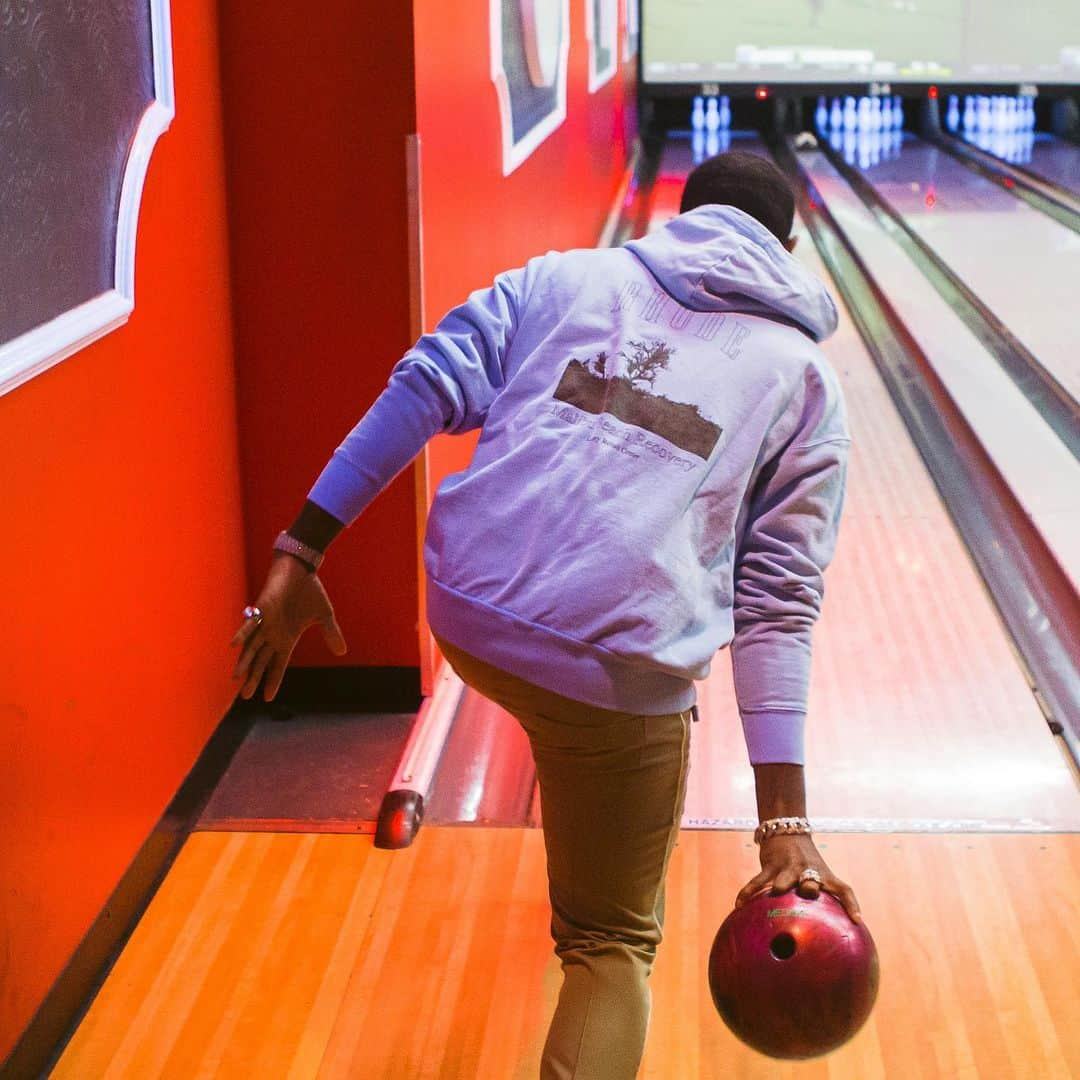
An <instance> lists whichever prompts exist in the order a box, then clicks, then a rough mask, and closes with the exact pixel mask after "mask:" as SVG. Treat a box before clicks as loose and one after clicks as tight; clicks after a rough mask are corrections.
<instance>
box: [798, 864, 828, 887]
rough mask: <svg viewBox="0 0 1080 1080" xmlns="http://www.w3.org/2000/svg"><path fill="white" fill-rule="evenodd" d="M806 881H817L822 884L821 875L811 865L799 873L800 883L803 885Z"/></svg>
mask: <svg viewBox="0 0 1080 1080" xmlns="http://www.w3.org/2000/svg"><path fill="white" fill-rule="evenodd" d="M804 881H816V882H817V883H818V884H819V885H821V884H822V880H821V875H820V874H819V873H818V872H817V871H816V870H815V869H814V868H813V867H811V866H808V867H807V868H806V869H805V870H804V871H803V872H802V873H801V874H800V875H799V884H800V885H801V884H802V883H803V882H804Z"/></svg>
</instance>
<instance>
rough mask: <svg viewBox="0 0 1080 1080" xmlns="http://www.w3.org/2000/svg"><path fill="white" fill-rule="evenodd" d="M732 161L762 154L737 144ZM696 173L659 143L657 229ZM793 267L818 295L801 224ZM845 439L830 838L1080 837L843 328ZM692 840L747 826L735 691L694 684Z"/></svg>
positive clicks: (924, 491)
mask: <svg viewBox="0 0 1080 1080" xmlns="http://www.w3.org/2000/svg"><path fill="white" fill-rule="evenodd" d="M730 145H731V146H732V147H733V148H735V147H737V148H739V149H748V150H752V151H758V152H762V153H764V152H765V151H764V149H763V147H762V146H761V143H760V141H759V140H757V139H756V137H750V136H747V135H744V134H740V133H738V132H736V133H732V135H731V137H730ZM693 163H694V152H693V148H692V143H691V141H690V139H689V138H673V139H671V140H670V141H669V143H668V145H667V147H666V149H665V151H664V154H663V158H662V161H661V164H660V169H659V175H658V182H657V185H656V188H655V191H654V196H653V217H652V222H651V226H652V227H655V226H656V225H658V224H661V223H662V222H663V221H664V220H666V219H667V218H668V217H670V216H672V214H674V213H675V212H677V210H678V195H679V192H680V190H681V183H682V181H683V180H684V179H685V176H686V173H687V172H688V171H689V169H690V168H692V166H693ZM797 232H798V233H799V236H800V239H799V243H798V246H797V247H796V256H797V257H798V258H800V259H801V260H803V261H804V262H805V263H806V265H807V266H808V267H809V268H810V269H812V270H813V271H814V273H816V274H817V275H818V276H819V277H821V278H822V279H824V280H826V281H827V280H828V274H827V272H826V270H825V268H824V266H823V264H822V263H821V261H820V258H819V256H818V254H817V251H816V248H815V247H814V244H813V241H812V240H811V238H810V237H809V235H808V234H807V233H806V230H805V228H804V227H803V226H802V225H801V223H800V224H799V225H798V228H797ZM823 347H824V350H825V353H826V355H827V356H828V357H829V359H830V361H831V362H832V364H833V367H834V368H835V370H836V372H837V374H838V376H839V378H840V381H841V384H842V386H843V388H844V395H845V399H846V401H847V405H848V412H849V416H850V423H851V429H852V452H851V464H850V470H849V477H848V494H847V500H846V507H845V511H844V521H843V524H842V525H841V529H840V536H839V543H838V546H837V551H836V556H835V558H834V560H833V564H832V566H831V567H830V569H829V571H828V575H827V577H826V598H825V602H824V605H823V608H822V615H821V618H820V620H819V622H818V625H817V628H816V630H815V637H814V659H813V669H812V676H811V684H810V713H809V719H808V722H807V734H806V745H807V789H808V798H809V802H810V806H809V809H810V812H811V815H812V818H813V820H814V821H815V822H816V823H817V825H818V828H819V829H820V830H821V831H823V832H828V831H875V832H924V831H925V832H930V831H945V832H947V831H972V832H975V831H984V830H985V831H1001V832H1007V831H1014V830H1020V831H1032V832H1036V831H1048V830H1053V829H1076V828H1077V827H1080V795H1078V793H1077V791H1076V787H1075V783H1074V781H1073V779H1072V774H1071V772H1070V768H1069V763H1068V761H1067V759H1066V757H1065V755H1063V754H1062V752H1061V750H1060V749H1059V747H1058V745H1057V744H1056V743H1055V740H1054V738H1053V737H1052V736H1051V735H1050V733H1049V731H1048V729H1047V726H1046V722H1045V720H1044V719H1043V716H1042V713H1041V712H1040V710H1039V708H1038V706H1037V704H1036V703H1035V701H1034V699H1033V697H1032V694H1031V690H1030V688H1029V686H1028V684H1027V681H1026V679H1025V678H1024V676H1023V673H1022V672H1021V670H1020V667H1019V666H1018V664H1017V662H1016V659H1015V656H1014V652H1013V647H1012V645H1011V643H1010V641H1009V639H1008V638H1007V636H1006V633H1005V631H1004V629H1003V627H1002V624H1001V622H1000V619H999V617H998V615H997V613H996V609H995V608H994V606H993V603H992V601H991V600H990V598H989V596H988V595H987V592H986V589H985V586H984V584H983V582H982V579H981V578H980V577H979V576H978V575H977V573H976V571H975V569H974V566H973V564H972V561H971V558H970V555H969V554H968V552H967V549H966V548H965V547H964V545H963V542H962V541H961V539H960V537H959V535H958V534H957V532H956V529H955V527H954V526H953V524H952V521H951V518H950V517H949V514H948V512H947V510H946V508H945V506H944V504H943V503H942V501H941V498H940V496H939V494H938V492H937V488H936V487H935V485H934V483H933V480H932V478H931V477H930V474H929V472H928V471H927V469H926V466H925V464H924V463H923V461H922V458H921V457H920V455H919V452H918V451H917V449H916V448H915V446H914V444H913V443H912V441H911V439H910V438H909V437H908V434H907V430H906V428H905V427H904V425H903V423H902V421H901V420H900V417H899V415H898V413H897V412H896V409H895V407H894V406H893V404H892V400H891V398H890V396H889V393H888V391H887V389H886V387H885V384H884V383H883V381H882V379H881V376H880V375H879V374H878V372H877V368H876V367H875V365H874V363H873V360H872V359H871V357H870V355H869V354H868V352H867V351H866V348H865V346H864V345H863V343H862V339H861V338H860V336H859V334H858V331H857V330H856V328H855V324H854V323H853V321H852V319H851V317H850V315H849V313H848V312H847V310H846V308H844V307H843V305H841V306H840V325H839V328H838V330H837V333H836V334H835V335H834V336H833V337H832V338H830V339H829V340H828V341H827V342H825V344H824V346H823ZM698 701H699V704H700V712H701V723H699V724H697V725H695V727H694V732H693V739H692V742H691V766H690V773H689V780H688V789H687V801H686V809H685V813H684V817H683V822H682V824H683V827H685V828H692V829H693V828H708V829H715V828H747V827H750V826H752V824H754V823H756V820H757V819H756V816H755V807H754V777H753V771H752V769H751V768H750V767H749V765H748V762H747V758H746V750H745V747H744V745H743V739H742V732H741V728H740V724H739V719H738V708H737V703H736V699H735V693H734V687H733V683H732V678H731V664H730V654H729V652H728V651H727V650H724V651H723V652H722V653H720V654H718V655H717V656H716V657H715V659H714V661H713V667H712V672H711V674H710V676H709V678H708V679H707V680H705V681H703V682H701V683H699V684H698Z"/></svg>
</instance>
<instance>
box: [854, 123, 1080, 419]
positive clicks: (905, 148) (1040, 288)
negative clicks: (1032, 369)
mask: <svg viewBox="0 0 1080 1080" xmlns="http://www.w3.org/2000/svg"><path fill="white" fill-rule="evenodd" d="M856 164H857V165H858V166H859V167H860V168H861V169H862V172H863V174H864V175H865V176H866V178H867V179H868V180H869V181H870V182H871V183H872V184H873V186H874V187H875V189H876V190H877V193H878V194H879V195H880V196H881V198H882V199H883V200H884V201H885V202H886V203H888V204H889V205H890V206H892V207H893V208H894V209H895V210H896V211H897V212H898V213H900V214H901V215H903V217H904V218H905V220H906V221H907V222H908V224H909V225H910V226H911V227H912V229H914V230H915V232H917V233H918V235H919V236H920V237H922V239H923V240H924V241H926V243H927V244H928V245H929V246H930V247H931V248H932V249H933V250H934V251H935V252H936V253H937V254H938V256H939V257H940V258H941V259H942V260H943V261H944V262H945V263H946V264H947V265H948V266H949V267H950V268H951V269H952V270H953V271H955V272H956V273H957V274H958V275H959V276H960V277H961V278H962V279H963V280H964V282H965V283H966V284H967V285H968V287H969V288H970V289H971V290H972V291H973V292H974V293H975V294H976V295H977V296H978V297H979V298H980V299H981V300H982V301H983V302H984V303H985V304H986V305H987V306H988V307H989V308H990V309H991V310H992V311H993V312H994V314H995V315H996V316H997V317H998V318H999V319H1000V320H1001V321H1002V322H1003V323H1004V324H1005V326H1007V327H1008V329H1009V330H1011V331H1012V333H1013V334H1015V335H1016V337H1017V338H1019V339H1020V341H1021V342H1023V344H1024V345H1025V346H1027V348H1028V349H1030V350H1031V352H1032V353H1034V354H1035V356H1037V357H1038V359H1039V360H1040V362H1041V363H1042V364H1043V365H1044V366H1045V367H1046V368H1047V369H1048V370H1049V371H1051V372H1052V373H1053V375H1054V376H1055V378H1057V380H1058V381H1059V382H1060V383H1061V384H1062V385H1063V386H1065V387H1066V389H1068V391H1069V392H1070V393H1071V394H1072V395H1073V396H1074V397H1075V398H1077V399H1078V400H1080V350H1077V348H1076V344H1075V336H1076V335H1075V304H1076V282H1077V281H1078V280H1080V235H1077V234H1076V233H1074V232H1072V231H1071V230H1070V229H1067V228H1066V227H1065V226H1064V225H1061V224H1059V223H1058V222H1057V221H1054V220H1053V219H1052V218H1049V217H1047V216H1046V215H1045V214H1042V213H1040V212H1039V211H1038V210H1036V209H1034V208H1033V207H1032V206H1030V205H1028V204H1027V203H1025V202H1023V201H1021V200H1020V199H1017V198H1015V197H1014V196H1012V195H1010V194H1009V192H1008V191H1006V190H1005V189H1004V188H1001V187H999V186H998V185H997V184H994V183H993V182H992V181H990V180H987V179H985V178H984V177H982V176H979V175H978V174H977V173H975V172H974V171H973V170H971V169H968V168H967V167H966V166H964V165H963V164H962V163H961V162H959V161H957V160H956V159H955V158H953V157H952V156H951V155H949V154H948V153H947V152H945V151H944V150H941V149H939V148H938V147H936V146H933V145H932V144H930V143H927V142H924V141H923V140H921V139H919V138H917V137H916V136H914V135H909V134H907V133H905V134H904V136H903V142H902V145H901V147H900V152H899V153H898V154H896V155H895V156H887V155H882V156H881V158H880V160H878V161H876V163H874V164H870V163H869V162H868V161H867V160H866V158H865V157H864V158H862V159H861V160H858V161H857V162H856Z"/></svg>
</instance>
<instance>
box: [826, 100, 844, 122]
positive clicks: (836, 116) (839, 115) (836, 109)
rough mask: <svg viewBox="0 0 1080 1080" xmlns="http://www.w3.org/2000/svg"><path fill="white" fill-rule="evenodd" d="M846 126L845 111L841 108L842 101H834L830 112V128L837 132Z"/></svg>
mask: <svg viewBox="0 0 1080 1080" xmlns="http://www.w3.org/2000/svg"><path fill="white" fill-rule="evenodd" d="M843 124H844V110H843V109H842V108H841V107H840V99H839V98H833V99H832V109H831V110H830V112H829V126H830V127H831V128H832V129H833V130H836V129H837V128H840V127H843Z"/></svg>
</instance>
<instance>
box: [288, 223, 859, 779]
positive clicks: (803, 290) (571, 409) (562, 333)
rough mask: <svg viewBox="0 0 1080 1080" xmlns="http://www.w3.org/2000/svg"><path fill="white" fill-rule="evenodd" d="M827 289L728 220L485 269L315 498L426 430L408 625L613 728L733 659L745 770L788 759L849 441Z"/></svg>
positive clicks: (321, 499) (383, 479) (384, 460)
mask: <svg viewBox="0 0 1080 1080" xmlns="http://www.w3.org/2000/svg"><path fill="white" fill-rule="evenodd" d="M835 325H836V311H835V307H834V305H833V303H832V300H831V298H830V297H829V295H828V293H827V292H826V290H825V288H824V287H823V285H822V284H821V283H820V282H819V281H818V280H817V279H816V278H814V277H813V276H812V275H811V274H810V273H809V272H808V271H806V270H805V269H804V268H803V267H802V265H801V263H799V262H798V261H797V260H795V259H794V258H793V257H792V256H791V255H790V254H789V253H788V252H787V251H786V250H785V249H784V248H783V246H782V245H781V244H780V243H779V242H778V241H777V240H776V239H775V238H774V237H773V236H772V234H771V233H769V232H768V231H767V230H766V229H765V228H764V227H763V226H761V225H760V224H759V223H758V222H757V221H756V220H754V219H753V218H751V217H749V216H748V215H746V214H744V213H742V212H741V211H739V210H736V209H734V208H732V207H720V206H707V207H701V208H699V209H697V210H694V211H691V212H689V213H687V214H683V215H680V216H679V217H676V218H674V219H672V220H671V221H669V222H668V223H667V224H666V225H664V226H662V227H661V228H659V229H657V230H655V231H654V232H652V233H650V234H649V235H648V236H646V237H643V238H641V239H639V240H635V241H632V242H631V243H629V244H627V245H626V246H625V247H623V248H618V249H583V250H576V251H568V252H563V253H559V252H552V253H549V254H548V255H545V256H540V257H538V258H536V259H533V260H531V261H530V262H529V263H528V264H527V265H526V266H524V267H522V268H520V269H518V270H513V271H509V272H507V273H505V274H501V275H500V276H499V277H498V278H497V279H496V282H495V284H494V285H493V286H492V287H491V288H489V289H482V290H478V291H477V292H475V293H473V294H472V295H471V296H470V297H469V299H468V300H467V301H466V302H465V303H464V304H462V305H461V306H460V307H458V308H455V309H454V310H453V311H451V312H449V313H448V314H447V316H446V317H445V318H444V319H443V320H441V321H440V323H439V325H438V326H437V327H436V329H435V331H434V332H433V333H432V334H429V335H425V336H424V337H422V338H421V339H420V341H418V342H417V344H416V345H415V346H414V348H413V349H412V350H410V352H409V353H408V354H406V356H405V357H404V358H403V359H402V360H401V361H400V362H399V363H398V365H397V366H396V367H395V368H394V371H393V372H392V373H391V378H390V381H389V384H388V386H387V389H386V390H385V391H384V392H383V394H382V395H380V397H379V399H378V400H377V401H376V402H375V404H374V405H373V406H372V408H371V409H370V410H369V412H368V413H367V414H366V415H365V417H364V418H363V419H362V420H361V422H360V423H359V424H358V425H357V426H356V427H355V428H354V429H353V431H352V432H350V433H349V435H348V436H347V437H346V439H345V440H344V442H343V443H342V444H341V445H340V446H339V447H338V449H337V450H336V451H335V454H334V457H333V458H332V459H331V461H330V463H328V465H327V466H326V468H325V469H324V470H323V473H322V474H321V475H320V477H319V479H318V481H317V482H316V484H315V486H314V487H313V488H312V490H311V493H310V495H309V498H311V499H312V501H314V502H316V503H318V504H319V505H320V506H322V507H324V508H325V509H326V510H328V511H329V512H330V513H332V514H334V515H335V516H336V517H338V519H339V520H341V521H343V522H345V523H347V524H348V523H351V522H352V521H353V520H354V519H355V518H356V517H357V516H358V515H359V513H360V512H361V511H362V510H363V509H364V508H365V507H366V505H367V504H368V503H369V502H370V501H371V499H373V498H374V497H375V495H377V494H378V492H379V491H381V490H382V489H383V488H384V487H385V486H386V485H387V484H388V483H389V482H390V480H391V479H392V478H393V477H394V476H395V475H397V473H399V472H400V471H401V470H402V469H403V468H405V467H406V466H407V465H408V463H409V462H410V461H411V460H412V458H413V457H415V455H416V453H418V452H419V450H420V449H421V448H422V446H423V444H424V442H426V440H427V439H428V438H430V437H431V436H432V435H433V434H435V433H437V432H449V433H459V432H464V431H468V430H473V429H476V428H480V429H481V435H480V439H479V442H478V444H477V447H476V450H475V453H474V455H473V458H472V461H471V462H470V464H469V466H468V468H467V469H466V470H464V471H463V472H459V473H455V474H452V475H451V476H448V477H446V478H445V479H444V480H443V482H442V483H441V484H440V485H439V488H438V491H437V493H436V496H435V499H434V502H433V504H432V507H431V512H430V515H429V519H428V525H427V533H426V537H425V543H424V564H425V568H426V571H427V603H428V621H429V624H430V625H431V627H432V629H433V630H435V631H436V632H437V633H438V634H440V635H441V636H442V637H444V638H446V639H447V640H448V641H450V642H452V643H453V644H455V645H457V646H458V647H460V648H462V649H464V650H465V651H467V652H470V653H472V654H473V655H475V656H477V657H479V658H481V659H483V660H486V661H487V662H488V663H491V664H494V665H496V666H498V667H501V668H503V669H504V670H506V671H509V672H511V673H513V674H516V675H518V676H519V677H520V678H523V679H525V680H527V681H529V682H532V683H535V684H537V685H540V686H544V687H546V688H548V689H550V690H553V691H555V692H557V693H560V694H563V695H564V696H567V697H571V698H575V699H576V700H579V701H584V702H587V703H590V704H593V705H596V706H599V707H601V708H606V709H610V710H615V711H620V712H637V713H646V714H658V713H666V712H674V711H685V710H687V709H689V708H690V706H691V705H692V704H693V703H694V701H695V700H696V695H695V688H694V681H695V680H700V679H704V678H705V677H706V676H707V675H708V674H709V670H710V665H711V660H712V657H713V655H714V654H715V653H716V652H717V651H718V650H719V649H722V648H724V647H725V646H728V645H730V646H731V656H732V664H733V673H734V677H735V689H736V695H737V698H738V703H739V712H740V717H741V720H742V725H743V731H744V736H745V739H746V743H747V748H748V752H749V756H750V760H751V762H753V763H754V764H758V763H764V762H768V761H790V762H794V763H796V764H801V763H802V761H803V730H804V726H805V715H806V706H807V695H808V680H809V668H810V656H811V638H810V635H811V629H812V625H813V623H814V621H815V620H816V618H817V617H818V614H819V612H820V608H821V602H822V598H823V595H824V581H823V574H824V570H825V568H826V566H827V565H828V563H829V561H830V560H831V558H832V554H833V551H834V548H835V543H836V538H837V532H838V527H839V518H840V513H841V509H842V505H843V498H844V489H845V476H846V465H847V447H848V443H849V441H850V439H849V434H848V430H847V423H846V415H845V410H844V403H843V398H842V395H841V392H840V388H839V384H838V381H837V379H836V376H835V374H834V372H833V371H832V369H831V367H830V365H829V364H828V362H827V361H826V360H825V357H824V355H823V354H822V353H821V351H820V349H819V348H818V346H817V344H816V342H818V341H820V340H822V339H823V338H824V337H826V336H827V335H828V334H830V333H831V332H832V330H833V329H834V328H835Z"/></svg>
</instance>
